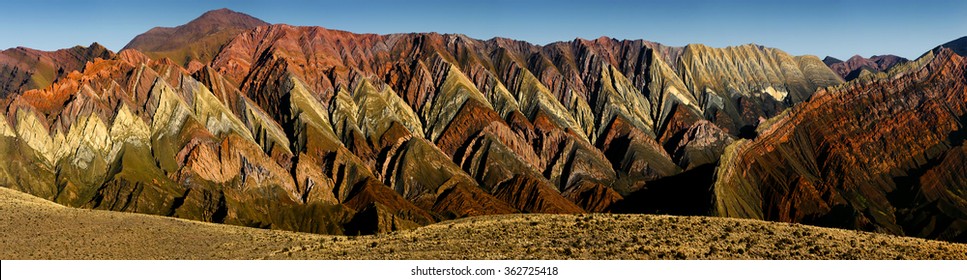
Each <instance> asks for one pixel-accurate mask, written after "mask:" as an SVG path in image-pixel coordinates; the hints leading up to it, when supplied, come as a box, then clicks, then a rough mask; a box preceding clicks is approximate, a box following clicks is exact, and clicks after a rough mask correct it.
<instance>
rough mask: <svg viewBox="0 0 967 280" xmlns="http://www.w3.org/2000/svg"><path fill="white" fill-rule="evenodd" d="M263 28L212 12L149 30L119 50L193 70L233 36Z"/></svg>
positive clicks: (252, 20) (245, 17)
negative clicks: (177, 24)
mask: <svg viewBox="0 0 967 280" xmlns="http://www.w3.org/2000/svg"><path fill="white" fill-rule="evenodd" d="M263 25H269V24H268V23H266V22H264V21H262V20H260V19H257V18H254V17H252V16H249V15H246V14H243V13H239V12H235V11H232V10H229V9H219V10H213V11H209V12H207V13H205V14H203V15H201V17H198V18H196V19H195V20H192V21H190V22H188V23H186V24H184V25H180V26H177V27H155V28H152V29H151V30H149V31H148V32H145V33H144V34H141V35H138V36H137V37H134V39H132V40H131V42H128V44H127V45H125V46H124V48H122V49H134V50H139V51H141V52H143V53H144V54H146V55H147V56H148V57H150V58H153V59H161V58H165V57H167V58H169V59H171V60H173V61H174V62H175V64H178V65H181V66H183V67H187V68H189V69H192V70H195V69H197V68H200V67H202V66H204V65H205V64H207V63H208V62H210V61H211V60H212V58H214V57H215V54H217V53H218V50H219V49H220V48H221V47H222V45H224V44H225V43H226V42H228V41H229V40H231V39H232V37H235V35H238V34H239V33H242V32H245V31H247V30H249V29H252V28H255V27H257V26H263Z"/></svg>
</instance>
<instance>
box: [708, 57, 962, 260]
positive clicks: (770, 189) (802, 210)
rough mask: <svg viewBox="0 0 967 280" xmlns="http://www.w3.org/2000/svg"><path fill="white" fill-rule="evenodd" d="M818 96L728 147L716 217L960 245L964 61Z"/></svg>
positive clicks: (927, 60)
mask: <svg viewBox="0 0 967 280" xmlns="http://www.w3.org/2000/svg"><path fill="white" fill-rule="evenodd" d="M921 60H922V61H924V62H923V64H924V66H923V67H921V68H917V69H913V70H912V71H909V72H905V73H899V74H898V75H895V76H893V77H886V78H880V79H874V80H869V81H858V82H852V83H848V84H846V85H843V86H841V87H837V88H831V89H828V90H821V91H819V92H817V93H816V94H815V96H814V97H813V99H812V100H810V101H809V102H806V103H802V104H800V105H798V106H796V107H795V108H794V109H792V110H791V111H790V112H789V113H788V114H787V115H785V116H783V117H781V118H779V119H778V120H776V121H775V123H774V124H770V125H768V127H767V128H765V129H764V130H763V131H761V133H760V134H759V137H758V138H756V139H755V140H754V141H742V142H740V143H739V144H737V145H733V147H730V148H729V149H728V150H727V151H726V153H725V156H724V157H723V160H722V163H721V165H720V166H719V170H718V180H717V182H716V185H715V196H716V206H717V209H716V213H717V214H718V215H723V216H733V217H748V218H759V219H768V220H777V221H785V222H801V223H808V224H817V225H823V226H834V227H843V228H852V229H862V230H869V231H880V232H889V233H894V234H905V235H914V236H921V237H927V238H943V239H949V240H958V241H964V240H967V239H964V238H965V237H967V234H965V232H967V227H965V226H964V225H967V223H965V221H967V205H965V204H964V203H963V201H964V196H963V194H964V193H965V192H964V190H965V189H967V181H964V180H961V179H962V178H961V177H962V176H958V175H954V173H956V172H957V170H960V169H962V168H961V167H962V166H964V164H965V162H964V161H963V160H962V159H963V157H962V156H961V154H962V150H963V149H962V146H963V140H964V127H963V124H964V121H965V116H967V87H965V85H967V76H965V70H967V60H965V59H964V58H963V57H961V56H959V55H957V54H955V53H953V52H952V51H950V50H949V49H943V50H942V51H941V52H940V53H938V54H936V57H933V55H932V54H931V55H928V56H926V57H924V58H921Z"/></svg>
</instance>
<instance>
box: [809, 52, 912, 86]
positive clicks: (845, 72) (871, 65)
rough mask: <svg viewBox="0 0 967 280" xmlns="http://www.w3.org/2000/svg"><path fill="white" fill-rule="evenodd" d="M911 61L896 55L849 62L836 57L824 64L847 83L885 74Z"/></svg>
mask: <svg viewBox="0 0 967 280" xmlns="http://www.w3.org/2000/svg"><path fill="white" fill-rule="evenodd" d="M907 61H909V60H907V59H906V58H902V57H899V56H895V55H889V54H888V55H874V56H871V57H870V58H865V57H862V56H859V55H854V56H853V57H850V58H849V60H847V61H842V60H839V59H836V58H834V57H829V56H827V57H826V58H824V59H823V63H826V66H829V68H830V69H833V71H834V72H836V74H839V76H840V77H843V79H846V80H847V81H850V80H853V79H856V78H859V77H860V76H866V75H870V74H874V73H879V72H885V71H886V70H889V69H890V68H892V67H893V66H895V65H897V64H901V63H905V62H907Z"/></svg>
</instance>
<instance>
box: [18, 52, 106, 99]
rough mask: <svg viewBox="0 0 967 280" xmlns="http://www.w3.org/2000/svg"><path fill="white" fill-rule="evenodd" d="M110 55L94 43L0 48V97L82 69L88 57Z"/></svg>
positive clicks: (103, 57)
mask: <svg viewBox="0 0 967 280" xmlns="http://www.w3.org/2000/svg"><path fill="white" fill-rule="evenodd" d="M113 56H114V53H113V52H111V51H110V50H108V49H106V48H104V46H101V45H100V44H98V43H93V44H91V45H90V46H88V47H82V46H76V47H73V48H69V49H61V50H56V51H52V52H47V51H40V50H35V49H30V48H24V47H18V48H12V49H7V50H4V51H0V100H3V99H5V98H6V97H7V96H9V95H11V94H15V93H19V92H23V91H26V90H30V89H41V88H45V87H47V86H50V84H52V83H53V82H54V81H55V80H57V79H59V78H62V77H64V76H66V75H67V74H70V73H71V72H73V71H80V70H82V69H83V68H84V65H85V64H86V63H87V62H89V61H94V59H96V58H101V59H109V58H111V57H113ZM0 104H6V103H0Z"/></svg>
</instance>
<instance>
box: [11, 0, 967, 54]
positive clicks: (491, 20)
mask: <svg viewBox="0 0 967 280" xmlns="http://www.w3.org/2000/svg"><path fill="white" fill-rule="evenodd" d="M3 6H4V10H3V11H0V25H2V26H3V28H0V49H6V48H10V47H15V46H26V47H31V48H36V49H42V50H53V49H59V48H66V47H71V46H74V45H85V46H86V45H88V44H90V43H91V42H95V41H96V42H100V43H101V44H103V45H105V46H107V47H108V48H110V49H112V50H118V49H120V48H121V47H123V46H124V45H125V44H126V43H127V42H128V41H130V40H131V38H133V37H134V36H136V35H138V34H140V33H143V32H145V31H147V30H148V29H150V28H151V27H154V26H177V25H181V24H184V23H186V22H188V21H190V20H191V19H194V18H195V17H198V16H199V15H201V14H202V13H204V12H205V11H207V10H212V9H217V8H223V7H227V8H230V9H233V10H236V11H240V12H244V13H247V14H250V15H252V16H255V17H257V18H260V19H262V20H265V21H267V22H270V23H287V24H292V25H318V26H323V27H327V28H332V29H341V30H347V31H352V32H356V33H380V34H385V33H400V32H428V31H434V32H441V33H463V34H467V35H469V36H471V37H474V38H481V39H488V38H491V37H494V36H500V37H508V38H514V39H521V40H526V41H529V42H532V43H537V44H546V43H550V42H554V41H568V40H571V39H574V38H576V37H581V38H597V37H600V36H609V37H615V38H619V39H646V40H650V41H655V42H659V43H663V44H667V45H673V46H682V45H685V44H688V43H703V44H707V45H711V46H714V47H724V46H730V45H741V44H747V43H756V44H761V45H765V46H770V47H777V48H780V49H783V50H785V51H787V52H789V53H791V54H794V55H801V54H815V55H817V56H819V57H823V56H826V55H832V56H835V57H839V58H843V59H845V58H848V57H849V56H851V55H853V54H861V55H864V56H870V55H875V54H885V53H892V54H897V55H901V56H905V57H908V58H915V57H917V56H919V55H920V54H922V53H923V52H924V51H926V50H928V49H930V48H932V47H934V46H937V45H939V44H942V43H944V42H947V41H950V40H953V39H956V38H959V37H961V36H965V35H967V1H952V0H950V1H837V0H825V1H808V2H806V1H803V2H787V1H563V2H560V3H558V2H552V1H526V0H519V1H372V0H371V1H271V2H270V1H187V0H178V1H150V2H149V1H124V2H120V1H99V0H95V1H42V0H41V1H17V2H14V3H5V4H4V5H3Z"/></svg>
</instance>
